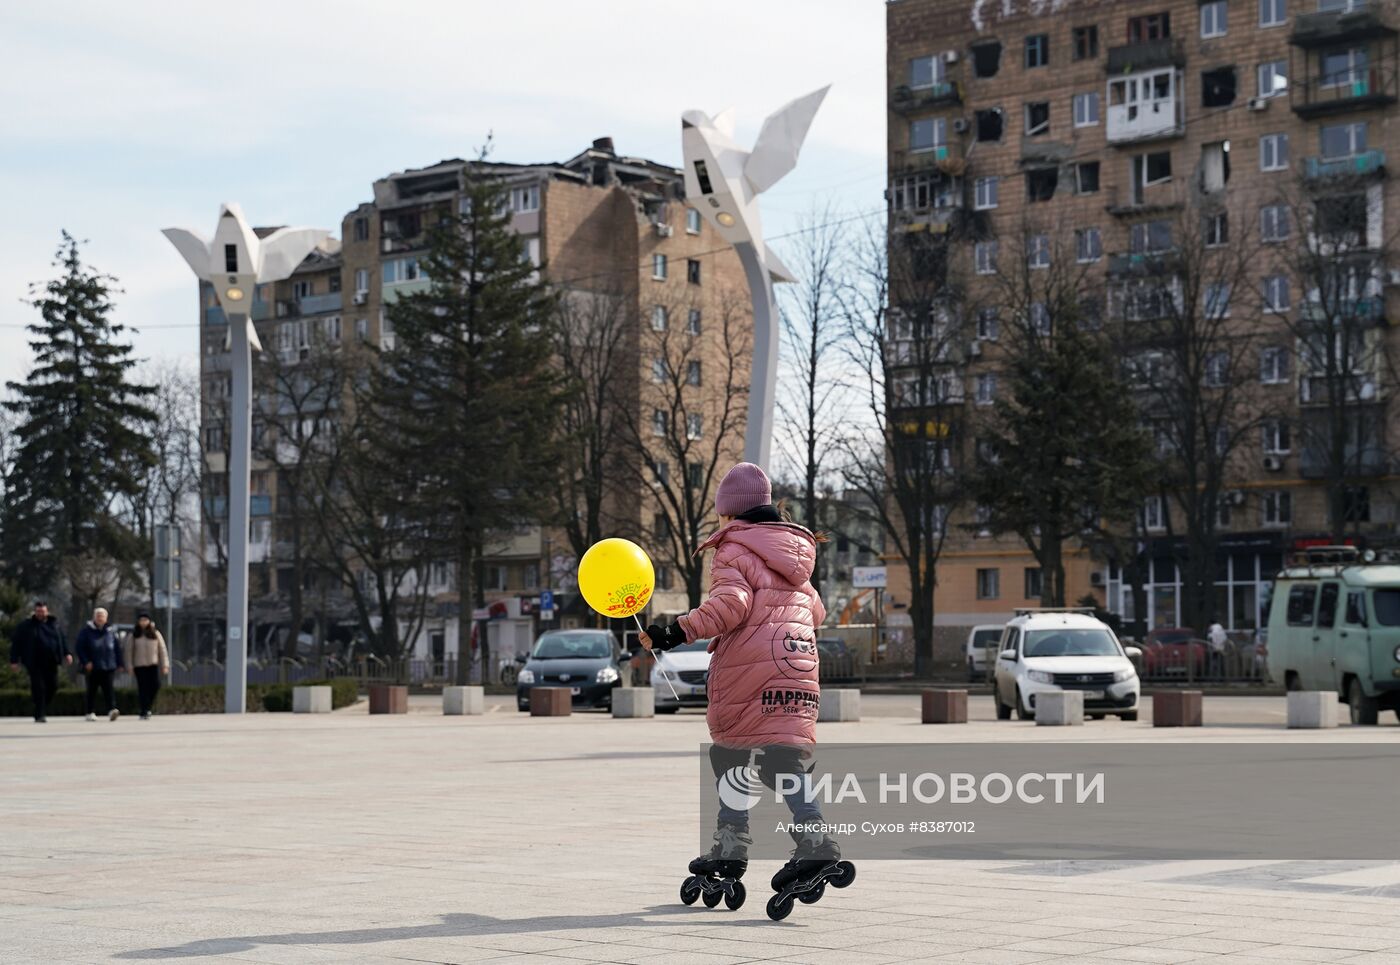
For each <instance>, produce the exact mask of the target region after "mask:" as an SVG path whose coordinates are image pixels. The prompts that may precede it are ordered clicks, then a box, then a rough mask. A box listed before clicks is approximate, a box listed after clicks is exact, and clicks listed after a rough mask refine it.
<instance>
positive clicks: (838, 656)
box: [817, 637, 857, 680]
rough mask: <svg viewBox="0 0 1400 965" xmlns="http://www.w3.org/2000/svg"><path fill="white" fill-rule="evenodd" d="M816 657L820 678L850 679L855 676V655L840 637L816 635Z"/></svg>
mask: <svg viewBox="0 0 1400 965" xmlns="http://www.w3.org/2000/svg"><path fill="white" fill-rule="evenodd" d="M817 658H818V659H819V660H820V661H821V662H820V664H819V669H818V673H819V674H820V675H821V679H822V680H852V679H854V678H855V676H856V669H857V668H856V655H855V653H854V652H852V650H851V648H850V647H849V646H847V645H846V641H845V640H842V639H841V638H840V637H818V638H817Z"/></svg>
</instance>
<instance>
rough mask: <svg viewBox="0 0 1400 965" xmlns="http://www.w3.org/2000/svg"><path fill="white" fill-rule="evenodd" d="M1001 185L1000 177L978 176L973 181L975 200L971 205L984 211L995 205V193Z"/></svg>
mask: <svg viewBox="0 0 1400 965" xmlns="http://www.w3.org/2000/svg"><path fill="white" fill-rule="evenodd" d="M1000 187H1001V178H978V179H977V180H976V182H974V188H975V200H974V201H973V206H974V207H975V208H976V209H977V210H978V211H986V210H988V209H989V208H995V207H996V206H997V193H998V190H999V189H1000Z"/></svg>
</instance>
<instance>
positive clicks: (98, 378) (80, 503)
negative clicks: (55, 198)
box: [0, 231, 155, 607]
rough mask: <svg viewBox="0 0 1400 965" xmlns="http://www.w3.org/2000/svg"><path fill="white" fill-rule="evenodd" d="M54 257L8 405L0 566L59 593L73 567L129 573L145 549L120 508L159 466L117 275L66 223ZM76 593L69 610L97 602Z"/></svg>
mask: <svg viewBox="0 0 1400 965" xmlns="http://www.w3.org/2000/svg"><path fill="white" fill-rule="evenodd" d="M54 264H55V266H56V267H58V268H59V269H60V274H59V276H58V277H57V278H54V279H53V280H51V281H48V282H44V283H36V284H35V285H33V286H31V289H30V292H31V299H30V304H31V305H33V306H34V307H35V308H36V309H38V311H39V315H40V320H39V321H37V322H35V323H33V324H31V325H30V326H29V331H30V333H31V334H32V335H33V340H32V341H31V342H30V343H29V344H30V348H31V349H32V350H33V352H34V365H33V367H32V368H31V369H30V371H29V375H28V377H27V378H26V379H25V380H24V381H23V382H18V383H17V382H11V383H9V385H8V387H9V389H10V391H11V392H12V393H13V396H14V397H13V398H12V399H11V400H9V401H7V402H5V407H6V408H7V409H9V410H10V411H11V412H12V413H14V414H15V416H16V418H17V422H18V425H17V428H16V437H17V439H16V448H15V455H14V464H13V467H12V475H11V479H10V486H9V489H8V491H7V492H6V494H5V497H6V498H5V505H4V530H3V559H2V560H0V565H3V566H4V567H5V569H6V571H7V575H8V576H9V577H10V578H11V579H13V580H14V581H15V582H16V583H18V584H19V585H20V586H22V587H25V588H27V589H29V590H34V591H44V590H56V591H57V590H61V589H62V587H61V586H60V577H62V576H64V574H65V573H66V572H68V571H69V570H70V569H71V570H72V571H73V572H79V571H81V572H83V573H86V574H91V573H92V572H94V571H95V570H100V569H104V568H105V569H107V570H109V571H110V572H111V573H112V574H113V575H114V576H115V577H116V578H117V579H120V578H121V577H123V576H126V577H133V578H134V573H135V567H136V564H137V563H138V562H139V561H140V560H141V559H143V558H144V555H145V553H144V549H143V547H142V545H141V541H140V539H139V538H137V537H136V536H135V535H134V534H133V532H132V531H131V529H130V527H128V526H127V525H126V524H125V522H123V519H122V516H123V511H124V509H125V507H126V506H127V505H129V503H130V501H131V500H132V499H133V497H134V496H135V495H136V494H137V493H138V491H139V490H140V487H141V486H143V485H144V484H145V475H146V473H147V471H148V469H149V468H150V467H151V466H152V465H153V464H154V462H155V457H154V454H153V453H152V452H151V447H150V443H149V441H148V434H149V428H150V426H151V425H152V424H153V422H154V420H155V415H154V413H152V412H151V410H150V409H149V408H148V407H147V406H146V404H145V401H144V400H145V399H147V398H148V397H149V396H150V395H151V394H152V393H153V391H154V389H153V388H152V387H150V386H145V385H139V384H135V383H134V382H132V381H131V380H130V376H131V369H132V367H133V366H135V365H136V364H137V362H136V360H135V359H134V358H132V355H131V351H132V350H131V345H130V344H129V343H127V342H125V341H123V340H122V334H123V332H124V331H125V328H124V326H122V325H119V324H116V323H114V322H112V321H111V318H110V316H111V312H112V294H113V292H114V291H116V288H115V279H114V278H112V277H111V276H110V275H104V274H101V273H99V272H97V271H95V270H94V269H92V268H91V267H90V266H88V265H85V264H84V263H83V261H82V259H81V258H80V256H79V243H78V242H77V241H76V240H75V239H74V238H73V237H72V236H71V235H69V234H68V233H67V232H66V231H65V232H64V233H63V240H62V243H61V244H60V245H59V248H58V254H57V256H56V258H55V262H54ZM74 582H75V581H74V580H69V581H68V583H70V584H72V583H74ZM74 589H75V587H74V586H71V585H70V586H68V587H67V590H68V592H70V593H73V597H72V605H73V606H75V607H77V606H80V605H91V604H92V603H93V602H94V601H93V600H92V599H89V598H86V597H89V596H90V595H91V594H92V590H91V589H90V588H88V589H84V590H82V591H81V592H74Z"/></svg>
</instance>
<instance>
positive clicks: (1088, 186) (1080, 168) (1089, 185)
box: [1074, 161, 1099, 194]
mask: <svg viewBox="0 0 1400 965" xmlns="http://www.w3.org/2000/svg"><path fill="white" fill-rule="evenodd" d="M1074 182H1075V183H1074V187H1075V190H1076V191H1078V192H1079V193H1080V194H1093V193H1095V192H1096V191H1098V190H1099V162H1098V161H1084V162H1083V163H1081V164H1078V165H1076V166H1075V169H1074Z"/></svg>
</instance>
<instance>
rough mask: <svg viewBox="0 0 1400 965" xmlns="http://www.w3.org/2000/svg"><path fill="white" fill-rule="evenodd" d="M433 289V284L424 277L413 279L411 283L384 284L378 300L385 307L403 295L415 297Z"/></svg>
mask: <svg viewBox="0 0 1400 965" xmlns="http://www.w3.org/2000/svg"><path fill="white" fill-rule="evenodd" d="M432 287H433V283H432V282H431V281H429V280H428V279H427V278H426V277H423V278H415V279H413V280H412V281H396V282H385V283H384V287H383V289H382V290H381V292H380V296H379V299H380V301H381V302H383V303H384V304H385V305H392V304H394V302H396V301H398V300H399V299H400V298H403V297H404V296H405V295H417V294H419V293H420V292H426V291H428V290H429V289H431V288H432Z"/></svg>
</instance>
